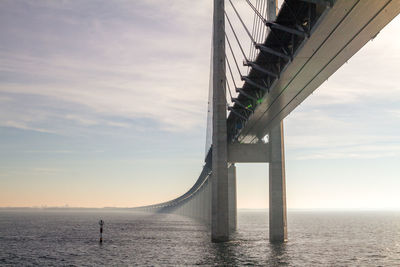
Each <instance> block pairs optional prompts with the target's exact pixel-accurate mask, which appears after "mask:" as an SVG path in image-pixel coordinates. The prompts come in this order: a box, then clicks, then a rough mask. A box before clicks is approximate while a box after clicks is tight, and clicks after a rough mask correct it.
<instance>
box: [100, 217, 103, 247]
mask: <svg viewBox="0 0 400 267" xmlns="http://www.w3.org/2000/svg"><path fill="white" fill-rule="evenodd" d="M99 224H100V241H99V242H100V244H101V243H103V225H104V221H103V220H100V221H99Z"/></svg>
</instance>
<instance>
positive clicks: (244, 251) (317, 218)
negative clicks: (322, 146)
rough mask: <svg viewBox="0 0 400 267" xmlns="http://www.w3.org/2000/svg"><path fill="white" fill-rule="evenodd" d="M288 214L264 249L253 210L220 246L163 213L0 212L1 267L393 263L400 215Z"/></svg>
mask: <svg viewBox="0 0 400 267" xmlns="http://www.w3.org/2000/svg"><path fill="white" fill-rule="evenodd" d="M288 215H289V216H288V218H289V222H288V225H289V242H287V243H284V244H270V243H269V242H268V215H267V213H266V212H259V211H258V212H254V211H243V212H240V213H239V215H238V221H239V224H238V225H239V226H238V231H237V232H236V233H235V234H234V235H233V238H232V241H230V242H227V243H211V242H210V235H209V231H208V229H207V228H206V227H205V226H203V225H201V224H200V223H198V222H196V221H193V220H191V219H188V218H184V217H180V216H176V215H170V214H143V213H141V214H138V213H131V212H110V211H107V212H71V211H70V212H9V211H8V212H5V211H1V212H0V265H27V264H35V265H41V266H46V265H48V266H54V265H75V266H81V265H113V266H115V265H118V266H126V265H140V266H147V265H230V266H243V265H250V266H304V265H308V266H337V265H339V266H348V265H359V266H377V265H385V266H399V265H400V246H399V244H400V213H399V212H397V213H394V212H375V213H373V212H354V213H351V212H344V213H343V212H342V213H340V212H336V213H323V212H318V213H312V212H308V213H307V212H289V214H288ZM99 218H102V219H103V220H104V221H105V225H104V233H103V238H104V242H103V244H102V245H99V243H98V237H99V225H98V220H99Z"/></svg>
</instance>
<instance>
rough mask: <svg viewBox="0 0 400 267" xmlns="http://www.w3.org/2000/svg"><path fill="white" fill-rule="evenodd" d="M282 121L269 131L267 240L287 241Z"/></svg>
mask: <svg viewBox="0 0 400 267" xmlns="http://www.w3.org/2000/svg"><path fill="white" fill-rule="evenodd" d="M283 138H284V136H283V122H281V123H280V124H279V125H277V126H276V127H275V128H273V129H272V130H271V132H270V133H269V153H270V156H269V157H270V162H269V240H270V242H284V241H287V216H286V181H285V150H284V142H283Z"/></svg>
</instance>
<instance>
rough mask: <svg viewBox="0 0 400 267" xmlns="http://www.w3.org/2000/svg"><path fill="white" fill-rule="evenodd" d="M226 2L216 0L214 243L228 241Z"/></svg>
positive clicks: (213, 143) (213, 63) (214, 30)
mask: <svg viewBox="0 0 400 267" xmlns="http://www.w3.org/2000/svg"><path fill="white" fill-rule="evenodd" d="M224 28H225V18H224V0H214V16H213V50H212V52H213V59H212V86H213V87H212V89H213V90H212V92H213V104H212V107H213V113H212V115H213V117H212V126H213V133H212V215H211V217H212V219H211V240H212V241H213V242H224V241H228V240H229V214H228V213H229V206H228V204H229V201H228V143H227V126H226V98H225V33H224Z"/></svg>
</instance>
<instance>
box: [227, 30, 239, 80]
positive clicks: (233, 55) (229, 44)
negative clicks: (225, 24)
mask: <svg viewBox="0 0 400 267" xmlns="http://www.w3.org/2000/svg"><path fill="white" fill-rule="evenodd" d="M225 38H226V40H227V41H228V46H229V50H230V51H231V54H232V57H233V60H234V61H235V65H236V68H237V70H238V72H239V75H240V77H242V73H241V72H240V68H239V64H238V63H237V60H236V57H235V54H234V53H233V49H232V46H231V42H230V41H229V38H228V36H227V35H226V33H225ZM225 57H226V56H225Z"/></svg>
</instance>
